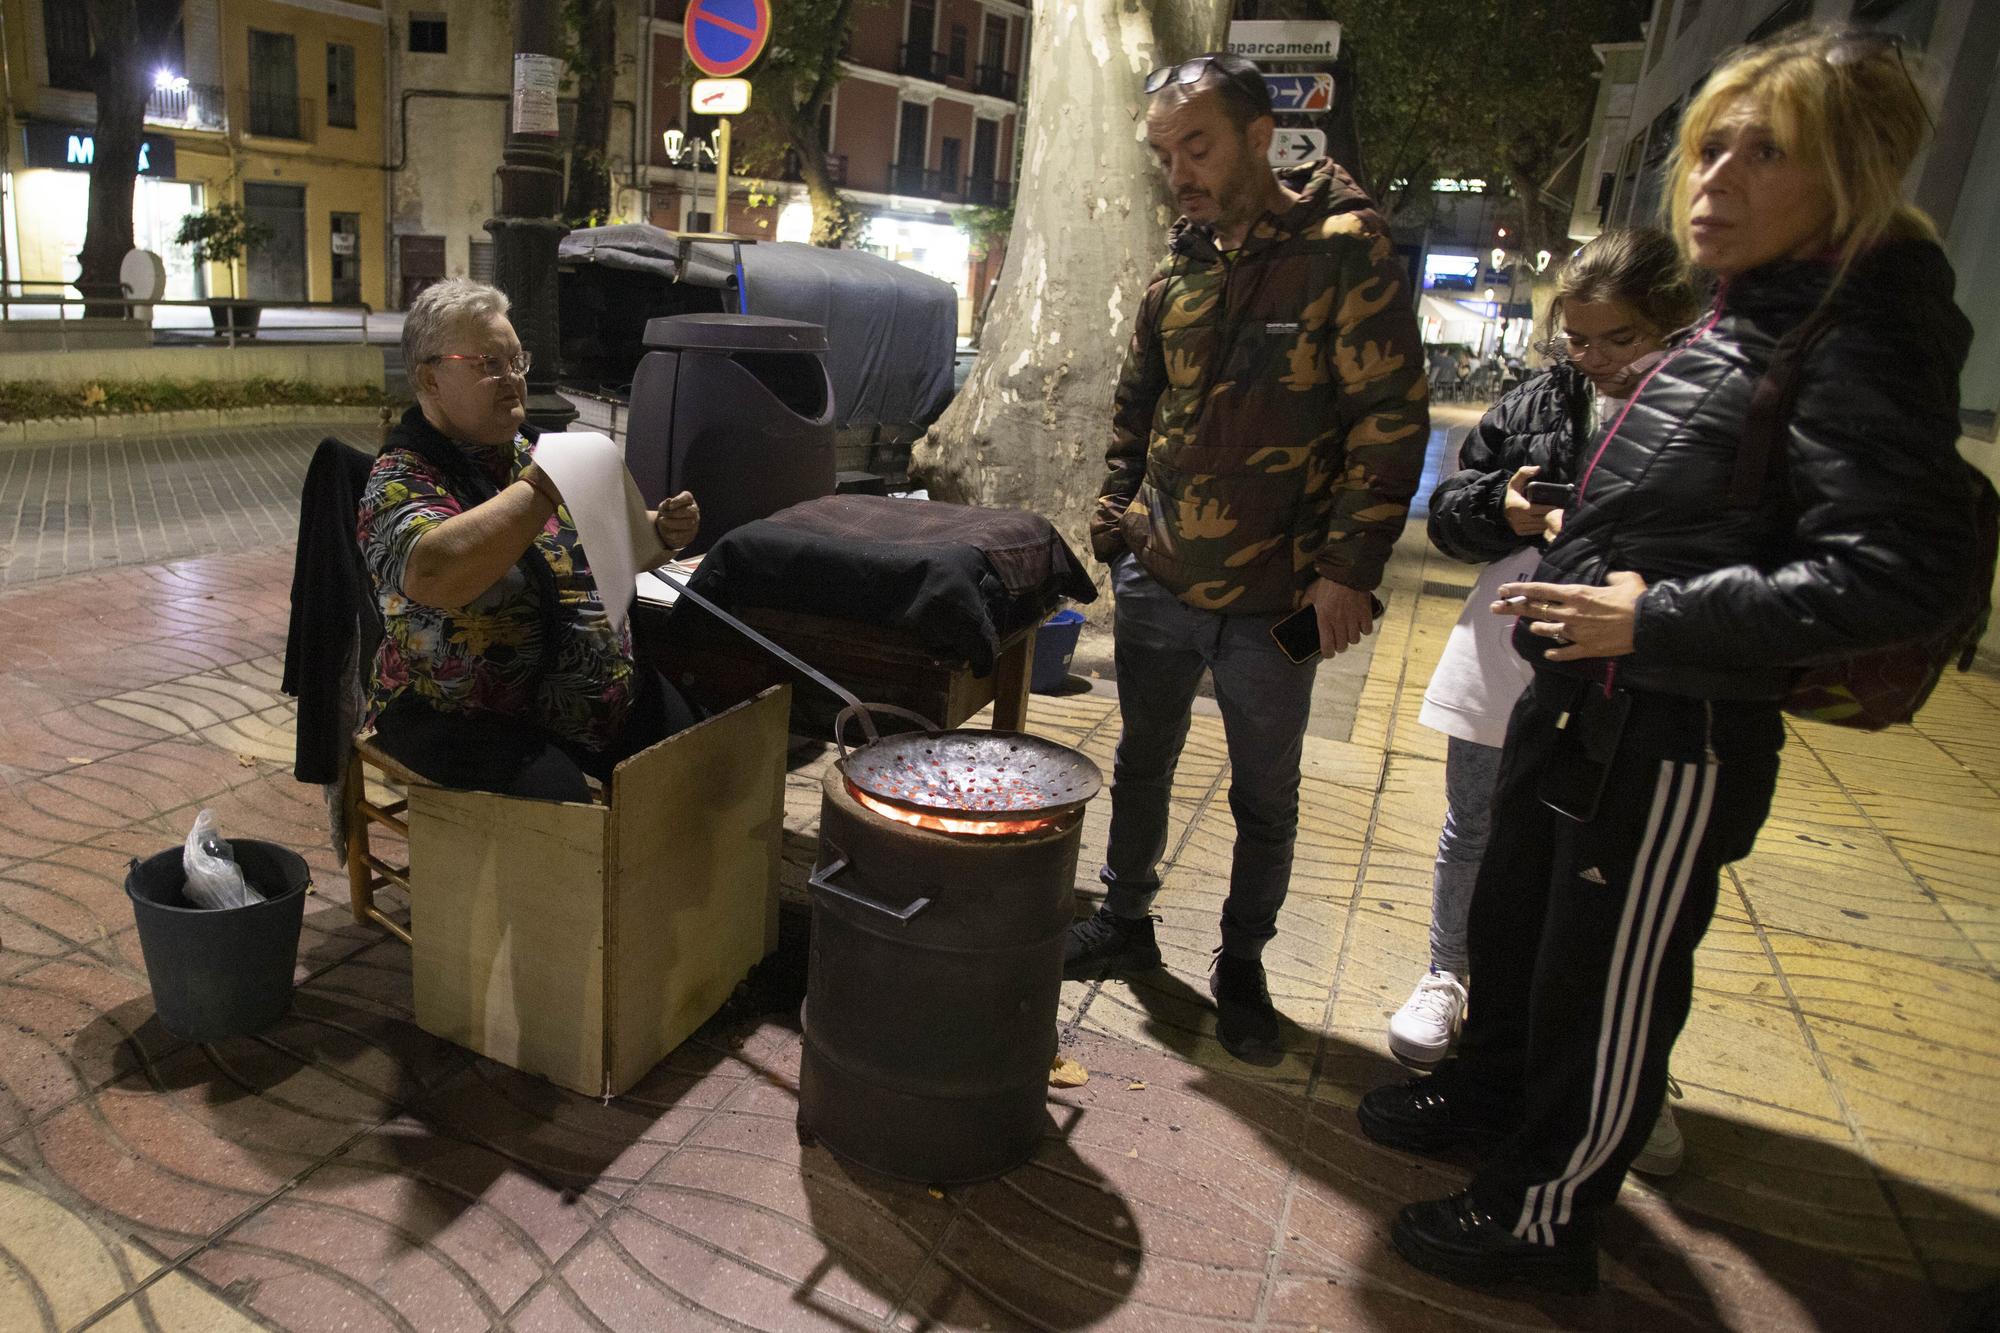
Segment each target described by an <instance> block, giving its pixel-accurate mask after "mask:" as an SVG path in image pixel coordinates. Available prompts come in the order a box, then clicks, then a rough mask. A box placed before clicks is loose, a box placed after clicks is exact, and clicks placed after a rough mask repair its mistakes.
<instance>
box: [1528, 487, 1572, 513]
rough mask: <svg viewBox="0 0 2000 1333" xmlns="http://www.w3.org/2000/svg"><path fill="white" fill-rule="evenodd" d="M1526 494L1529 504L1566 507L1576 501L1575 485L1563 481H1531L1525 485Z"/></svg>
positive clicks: (1558, 507) (1557, 507)
mask: <svg viewBox="0 0 2000 1333" xmlns="http://www.w3.org/2000/svg"><path fill="white" fill-rule="evenodd" d="M1527 496H1528V503H1529V504H1531V505H1549V506H1551V507H1553V508H1556V509H1567V508H1569V507H1570V506H1571V505H1573V504H1575V503H1576V487H1574V486H1572V485H1570V484H1569V483H1568V482H1565V481H1531V482H1529V483H1528V486H1527Z"/></svg>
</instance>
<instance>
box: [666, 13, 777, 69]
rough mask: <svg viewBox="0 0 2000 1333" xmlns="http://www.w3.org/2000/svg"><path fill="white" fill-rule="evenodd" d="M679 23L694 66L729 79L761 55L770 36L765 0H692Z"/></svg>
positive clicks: (769, 14)
mask: <svg viewBox="0 0 2000 1333" xmlns="http://www.w3.org/2000/svg"><path fill="white" fill-rule="evenodd" d="M682 23H683V25H684V26H683V28H682V31H683V33H684V34H685V38H684V40H685V41H686V43H687V54H688V59H689V60H690V61H692V62H693V63H694V67H695V68H696V69H698V70H700V71H701V72H702V73H704V74H708V75H711V76H713V77H715V78H718V79H731V78H735V77H736V76H737V75H738V74H741V73H742V72H743V71H744V70H746V69H748V68H750V66H751V65H753V64H755V63H756V62H757V57H758V56H760V55H763V54H764V43H765V42H767V41H769V40H770V37H771V6H770V4H769V3H768V0H694V2H693V3H692V4H690V5H689V6H688V7H687V15H686V17H685V18H684V19H683V20H682Z"/></svg>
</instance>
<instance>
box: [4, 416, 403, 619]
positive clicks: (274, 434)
mask: <svg viewBox="0 0 2000 1333" xmlns="http://www.w3.org/2000/svg"><path fill="white" fill-rule="evenodd" d="M326 435H338V436H340V437H341V438H342V439H345V440H347V441H349V442H350V443H353V444H355V445H357V446H362V445H366V446H368V447H372V446H373V436H374V428H373V427H372V426H370V425H367V424H365V423H363V424H357V423H355V422H351V421H344V422H339V423H332V424H313V423H301V424H295V425H284V426H251V427H242V428H238V429H225V430H211V431H206V432H203V433H201V434H198V435H194V434H162V435H152V436H140V437H136V438H132V439H125V440H89V441H77V442H58V443H53V444H46V445H39V446H23V447H15V448H8V449H0V588H6V587H14V586H17V585H19V584H24V583H33V582H37V581H39V580H42V579H49V578H56V577H59V576H61V575H64V574H79V573H82V572H84V571H86V570H92V569H105V568H110V567H113V566H117V565H129V564H136V563H142V562H145V563H152V562H159V561H166V560H176V559H181V558H183V557H186V556H193V555H213V554H225V553H231V552H236V551H249V550H256V549H258V548H260V547H268V546H274V545H277V544H279V543H283V542H289V541H291V540H292V538H293V536H294V535H295V534H296V533H297V531H298V495H299V486H300V484H301V483H302V482H303V481H304V480H305V474H306V464H307V463H308V462H309V461H311V459H312V451H313V447H314V446H315V445H317V444H318V443H319V441H320V439H321V437H323V436H326Z"/></svg>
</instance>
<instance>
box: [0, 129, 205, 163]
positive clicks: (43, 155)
mask: <svg viewBox="0 0 2000 1333" xmlns="http://www.w3.org/2000/svg"><path fill="white" fill-rule="evenodd" d="M21 134H22V137H23V139H24V140H25V141H26V143H25V145H24V146H25V147H26V149H27V152H26V154H25V156H26V159H27V164H28V165H29V166H30V167H47V168H49V169H51V170H54V171H89V170H90V166H91V163H93V162H95V161H96V160H97V137H96V136H95V135H94V134H92V133H91V132H90V130H89V129H88V128H86V127H84V126H77V125H23V126H22V127H21ZM134 166H135V167H136V168H137V170H136V172H135V173H134V174H136V175H140V176H172V175H173V174H174V141H173V140H172V139H170V138H168V137H167V136H166V135H164V134H148V135H146V136H145V137H144V138H143V139H141V140H140V141H139V160H138V161H137V162H136V163H134Z"/></svg>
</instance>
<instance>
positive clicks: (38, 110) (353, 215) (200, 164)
mask: <svg viewBox="0 0 2000 1333" xmlns="http://www.w3.org/2000/svg"><path fill="white" fill-rule="evenodd" d="M3 2H4V14H5V19H6V40H5V54H6V61H5V76H6V77H5V96H6V104H7V112H8V114H7V120H8V122H9V124H10V125H11V126H13V127H15V129H14V132H13V133H10V134H9V135H8V138H7V143H6V146H5V149H4V152H5V157H4V159H0V170H3V171H4V180H0V184H4V188H5V197H4V200H0V228H4V240H5V243H6V255H7V275H6V276H7V278H8V280H9V282H12V283H16V284H29V285H30V287H29V289H28V290H30V291H34V290H40V291H43V292H45V293H46V292H47V291H49V290H50V288H52V287H54V286H55V285H57V284H64V283H68V282H70V281H72V280H73V279H74V278H75V277H76V275H77V272H78V265H77V260H76V256H77V253H78V252H79V251H80V250H81V249H82V248H83V236H84V228H85V223H86V219H87V214H88V207H89V204H88V201H89V174H88V172H89V164H90V160H91V158H92V157H94V155H95V141H94V138H93V136H92V128H93V127H94V125H95V123H96V119H97V108H96V102H97V99H96V96H95V95H94V94H93V93H92V92H91V90H90V80H89V74H88V68H89V62H90V58H91V45H90V41H91V39H90V26H89V22H88V18H87V12H86V7H85V6H83V5H80V4H77V3H75V2H74V0H3ZM383 34H384V15H383V11H382V10H381V9H380V8H379V6H377V5H372V4H369V3H367V2H366V0H359V2H356V0H234V3H231V4H229V5H228V6H226V7H225V6H224V5H223V4H222V3H221V0H186V4H185V5H184V7H183V10H182V16H181V24H180V30H179V42H178V50H177V51H175V50H169V51H168V52H167V54H166V56H165V57H164V59H163V61H162V64H161V67H160V69H159V70H158V71H157V73H156V75H155V86H154V90H153V94H152V97H151V98H150V100H149V101H148V102H147V104H146V140H145V144H144V148H143V149H142V151H141V154H140V159H139V161H138V162H137V163H136V164H135V167H136V169H137V172H136V180H135V186H134V191H133V230H134V240H135V242H136V244H137V245H138V246H139V247H140V248H141V249H146V250H151V251H153V252H154V253H155V254H158V255H159V256H160V257H161V259H162V260H163V262H164V264H165V266H166V271H167V288H166V296H167V297H168V298H169V299H178V300H195V299H202V298H206V297H217V296H236V295H243V296H251V297H257V298H260V299H263V300H269V301H338V302H363V301H365V302H367V303H369V304H371V305H374V306H377V307H380V306H382V305H384V304H386V299H387V295H388V284H387V268H386V265H385V262H384V259H385V250H384V234H385V232H384V227H385V219H386V211H385V207H384V204H385V195H384V190H383V178H382V172H381V162H382V147H383V137H384V136H383V119H382V108H383V71H384V63H385V62H384V49H383ZM171 45H172V44H171V43H170V46H171ZM225 202H228V203H238V204H241V205H243V206H244V208H245V209H246V211H247V212H248V213H249V214H250V215H251V216H252V217H253V218H254V219H256V220H257V221H259V222H262V223H263V224H264V225H265V226H267V227H269V228H270V229H271V234H272V240H271V241H270V242H269V243H268V244H266V245H264V246H262V247H260V248H258V249H257V250H256V251H254V252H253V253H252V254H251V255H250V256H249V257H248V258H247V259H245V260H241V261H238V262H236V263H233V264H227V265H224V264H210V265H206V266H202V267H201V268H199V269H198V268H197V266H196V265H195V264H193V263H192V261H191V260H190V259H189V258H188V256H187V253H186V251H185V250H184V249H182V248H180V247H178V246H175V245H174V244H173V235H174V233H175V232H176V231H177V230H178V229H179V227H180V222H181V219H182V218H183V217H184V216H186V215H187V214H188V213H191V212H195V211H198V210H200V209H203V208H208V207H213V206H215V205H217V204H220V203H225Z"/></svg>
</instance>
